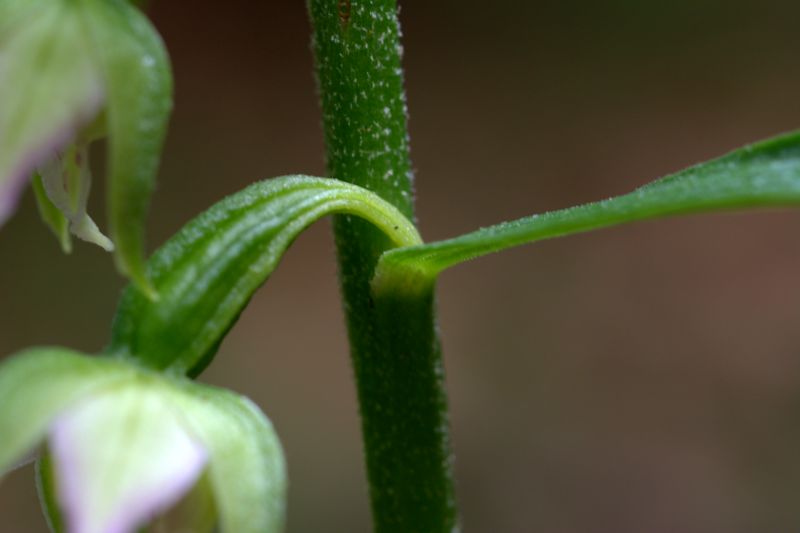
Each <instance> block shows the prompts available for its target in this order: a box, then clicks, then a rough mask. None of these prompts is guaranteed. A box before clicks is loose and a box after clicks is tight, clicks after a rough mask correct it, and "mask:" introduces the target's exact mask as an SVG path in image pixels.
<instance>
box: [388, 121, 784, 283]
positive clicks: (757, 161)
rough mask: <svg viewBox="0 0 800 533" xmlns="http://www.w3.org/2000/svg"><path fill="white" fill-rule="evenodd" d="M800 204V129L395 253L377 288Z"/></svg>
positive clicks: (398, 250)
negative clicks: (654, 225)
mask: <svg viewBox="0 0 800 533" xmlns="http://www.w3.org/2000/svg"><path fill="white" fill-rule="evenodd" d="M795 205H800V132H793V133H789V134H786V135H782V136H779V137H775V138H772V139H768V140H766V141H762V142H759V143H756V144H753V145H750V146H745V147H743V148H740V149H738V150H735V151H733V152H731V153H729V154H727V155H725V156H722V157H720V158H717V159H713V160H711V161H708V162H706V163H701V164H699V165H696V166H693V167H690V168H688V169H686V170H683V171H681V172H678V173H676V174H673V175H670V176H667V177H664V178H661V179H659V180H656V181H654V182H652V183H650V184H647V185H645V186H643V187H640V188H638V189H636V190H634V191H633V192H631V193H628V194H625V195H622V196H617V197H614V198H610V199H607V200H602V201H599V202H593V203H590V204H585V205H581V206H577V207H571V208H567V209H562V210H558V211H551V212H548V213H544V214H541V215H534V216H530V217H525V218H522V219H519V220H516V221H512V222H505V223H502V224H498V225H495V226H491V227H488V228H483V229H480V230H478V231H475V232H472V233H468V234H466V235H462V236H459V237H455V238H453V239H448V240H444V241H439V242H433V243H427V244H424V245H419V246H414V247H409V248H403V249H395V250H390V251H389V252H387V253H385V254H384V255H383V257H382V258H381V261H380V263H379V266H378V269H377V274H376V277H375V280H374V285H375V284H377V285H379V284H380V283H384V282H386V281H387V280H389V279H390V278H394V277H396V276H398V275H401V276H402V274H400V273H401V272H403V271H405V272H408V271H413V272H416V273H417V274H418V275H420V276H422V277H424V278H427V279H433V278H435V277H436V276H437V275H438V274H439V273H440V272H442V271H443V270H445V269H447V268H450V267H452V266H455V265H458V264H460V263H463V262H465V261H468V260H471V259H474V258H477V257H481V256H484V255H487V254H490V253H494V252H498V251H501V250H505V249H508V248H512V247H515V246H520V245H524V244H531V243H534V242H536V241H539V240H544V239H551V238H555V237H562V236H566V235H572V234H575V233H581V232H586V231H590V230H594V229H600V228H605V227H609V226H614V225H618V224H623V223H628V222H636V221H641V220H648V219H654V218H660V217H666V216H674V215H681V214H691V213H702V212H709V211H720V210H731V209H745V208H754V207H790V206H795Z"/></svg>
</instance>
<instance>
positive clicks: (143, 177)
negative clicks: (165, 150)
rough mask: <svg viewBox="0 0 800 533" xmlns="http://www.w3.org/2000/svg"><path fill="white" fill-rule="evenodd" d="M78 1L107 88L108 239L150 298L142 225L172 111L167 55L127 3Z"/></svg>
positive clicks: (152, 31)
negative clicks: (82, 8) (80, 2)
mask: <svg viewBox="0 0 800 533" xmlns="http://www.w3.org/2000/svg"><path fill="white" fill-rule="evenodd" d="M83 1H84V3H85V4H86V6H87V9H86V10H85V17H86V21H87V26H88V28H89V34H90V36H91V39H92V41H93V43H94V48H95V50H96V52H95V53H96V54H97V57H98V62H99V65H100V69H101V71H102V73H103V77H104V81H105V86H106V98H107V103H106V113H107V120H108V124H107V129H108V136H109V140H108V143H109V157H108V180H109V185H108V200H109V222H110V232H111V240H112V241H113V242H114V245H115V246H116V259H117V264H118V266H119V268H120V270H121V271H122V272H123V273H124V274H126V275H128V276H130V278H131V279H132V280H133V281H134V283H136V284H138V285H139V286H140V287H141V288H142V290H144V291H145V292H147V293H148V294H149V295H150V296H151V297H154V296H155V293H154V292H153V290H152V288H151V286H150V284H149V282H148V280H147V278H146V276H145V272H144V270H145V267H144V227H145V219H146V215H147V206H148V204H149V199H150V195H151V193H152V191H153V185H154V182H155V177H156V174H157V172H158V165H159V160H160V158H161V150H162V147H163V144H164V137H165V134H166V130H167V121H168V119H169V116H170V112H171V110H172V73H171V70H170V64H169V58H168V56H167V53H166V50H165V49H164V43H163V42H162V41H161V38H160V37H159V36H158V33H157V32H156V30H155V29H154V28H153V26H152V25H151V24H150V22H149V21H148V20H147V18H146V17H145V16H144V15H142V13H140V12H139V11H138V10H137V9H136V8H135V7H133V6H131V5H130V4H129V3H128V2H126V1H124V0H83Z"/></svg>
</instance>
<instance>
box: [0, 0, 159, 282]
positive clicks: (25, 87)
mask: <svg viewBox="0 0 800 533" xmlns="http://www.w3.org/2000/svg"><path fill="white" fill-rule="evenodd" d="M171 93H172V78H171V73H170V67H169V60H168V58H167V54H166V52H165V50H164V47H163V43H162V42H161V39H160V38H159V36H158V34H157V33H156V31H155V30H154V29H153V27H152V26H151V25H150V23H149V22H148V21H147V19H146V18H145V17H144V16H143V15H142V14H141V13H140V12H139V11H138V10H137V9H136V8H135V7H133V6H132V5H130V4H129V3H128V2H126V1H125V0H0V225H2V224H3V223H4V222H5V221H6V219H8V217H10V216H11V214H12V213H13V212H14V210H15V207H16V205H17V203H18V200H19V198H20V195H21V193H22V190H23V188H24V185H25V184H26V183H27V182H28V181H30V180H31V179H33V180H34V189H35V192H36V198H37V201H38V204H39V208H40V212H41V214H42V217H43V218H44V220H45V221H46V222H47V223H48V224H49V225H50V226H51V228H52V229H53V231H54V232H55V233H56V235H57V236H58V238H59V240H60V241H61V245H62V247H63V248H64V250H65V251H69V250H70V248H71V243H70V233H71V234H73V235H75V236H77V237H79V238H81V239H84V240H87V241H90V242H94V243H96V244H99V245H100V246H102V247H103V248H105V249H107V250H109V251H110V250H112V249H116V259H117V264H118V265H119V267H120V269H121V270H122V271H123V272H124V273H126V274H127V275H129V276H130V277H131V278H132V279H133V280H134V281H135V282H136V283H137V284H138V285H139V286H140V287H142V288H143V289H145V290H146V291H147V290H149V285H148V283H147V280H146V277H145V274H144V261H143V252H142V249H143V244H142V240H143V238H142V234H143V226H144V217H145V211H146V208H147V203H148V199H149V196H150V192H151V189H152V184H153V181H154V177H155V174H156V170H157V166H158V161H159V158H160V152H161V147H162V144H163V139H164V133H165V130H166V124H167V119H168V117H169V113H170V109H171V107H172V94H171ZM106 137H107V139H108V149H109V157H108V172H107V174H108V180H109V185H108V190H109V193H108V213H109V231H110V238H108V237H106V236H105V235H103V234H102V233H101V232H100V230H99V229H98V228H97V225H96V224H95V223H94V221H93V220H92V219H91V218H90V217H89V215H88V214H87V213H86V203H87V198H88V193H89V188H90V183H91V175H90V172H89V157H88V148H89V145H90V143H91V142H92V141H94V140H97V139H100V138H106ZM150 292H151V293H152V291H150Z"/></svg>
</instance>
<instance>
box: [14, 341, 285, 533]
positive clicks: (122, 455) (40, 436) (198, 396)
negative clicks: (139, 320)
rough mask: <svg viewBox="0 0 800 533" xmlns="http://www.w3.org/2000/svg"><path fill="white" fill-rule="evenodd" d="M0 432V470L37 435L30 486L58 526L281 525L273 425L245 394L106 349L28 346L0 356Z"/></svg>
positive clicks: (99, 532)
mask: <svg viewBox="0 0 800 533" xmlns="http://www.w3.org/2000/svg"><path fill="white" fill-rule="evenodd" d="M0 435H2V436H3V438H2V441H0V472H4V471H7V470H8V469H9V468H10V467H12V466H13V465H14V464H15V462H16V461H18V460H19V459H20V458H21V457H23V456H24V455H25V454H26V453H28V452H29V451H30V450H32V449H34V448H35V447H36V446H38V445H40V444H41V443H45V446H46V449H47V454H46V455H45V456H44V457H42V458H41V459H40V460H39V465H38V471H39V479H40V493H41V495H42V498H43V500H44V502H45V504H46V508H48V507H49V509H50V512H49V513H48V515H49V516H50V518H51V522H53V523H54V524H57V523H59V522H61V523H62V524H63V526H64V529H65V531H67V532H68V533H131V532H133V531H136V530H137V529H138V528H140V527H142V526H144V525H146V524H148V523H150V522H151V521H153V520H172V521H173V522H174V521H175V520H177V521H178V522H179V525H180V526H181V527H189V526H188V524H192V526H191V527H192V528H193V529H192V530H193V531H201V530H202V528H203V527H205V526H202V527H201V524H212V525H214V524H215V525H216V527H219V528H220V531H223V532H242V533H256V532H278V531H280V530H281V528H282V524H283V520H284V506H285V488H286V477H285V464H284V459H283V453H282V450H281V447H280V444H279V442H278V439H277V436H276V435H275V432H274V430H273V429H272V426H271V424H270V423H269V421H268V420H267V419H266V418H265V417H264V415H263V414H262V413H261V412H260V411H259V410H258V408H256V407H255V406H254V405H253V404H252V402H250V401H249V400H247V399H245V398H243V397H241V396H238V395H236V394H233V393H231V392H228V391H225V390H223V389H218V388H214V387H208V386H204V385H200V384H197V383H194V382H192V381H190V380H188V379H186V378H179V377H173V376H167V375H164V374H160V373H157V372H153V371H151V370H146V369H142V368H139V367H137V366H135V365H133V364H132V363H131V362H129V361H124V360H120V359H114V358H111V357H89V356H85V355H81V354H78V353H75V352H71V351H68V350H64V349H60V348H42V349H34V350H29V351H27V352H25V353H22V354H19V355H17V356H14V357H12V358H11V359H10V360H8V361H7V362H5V363H3V364H2V365H0ZM209 494H210V495H211V498H210V497H209ZM209 499H212V500H213V503H210V502H209ZM47 504H49V505H47ZM176 505H177V508H176V510H175V512H173V513H168V512H167V511H169V510H170V509H171V508H173V507H175V506H176ZM56 529H58V528H56ZM176 530H180V528H177V529H176Z"/></svg>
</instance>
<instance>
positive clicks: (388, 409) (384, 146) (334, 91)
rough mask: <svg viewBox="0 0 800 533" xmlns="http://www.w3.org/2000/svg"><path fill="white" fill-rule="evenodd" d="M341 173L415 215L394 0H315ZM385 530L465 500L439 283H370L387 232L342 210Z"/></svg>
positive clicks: (377, 518)
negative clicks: (455, 449)
mask: <svg viewBox="0 0 800 533" xmlns="http://www.w3.org/2000/svg"><path fill="white" fill-rule="evenodd" d="M309 12H310V16H311V23H312V27H313V47H314V52H315V55H316V64H317V78H318V83H319V90H320V95H321V100H322V111H323V122H324V129H325V141H326V146H327V155H328V169H329V172H330V175H331V177H333V178H336V179H341V180H346V181H349V182H351V183H355V184H357V185H360V186H362V187H366V188H368V189H370V190H372V191H374V192H376V193H377V194H379V195H380V196H382V197H383V198H384V199H386V200H387V201H389V202H391V203H393V204H394V205H395V206H397V207H398V208H399V209H400V210H401V211H402V212H403V213H404V214H405V215H407V216H409V217H412V216H413V201H412V172H411V162H410V158H409V153H408V133H407V125H406V123H407V118H406V104H405V95H404V92H403V71H402V69H401V65H400V56H401V54H402V49H401V47H400V42H399V37H400V29H399V24H398V20H397V5H396V2H395V0H309ZM334 232H335V235H336V246H337V251H338V257H339V273H340V280H341V285H342V292H343V297H344V302H345V311H346V315H347V322H348V331H349V336H350V344H351V355H352V360H353V367H354V371H355V378H356V384H357V388H358V399H359V405H360V411H361V420H362V431H363V438H364V448H365V454H366V461H367V474H368V477H369V485H370V498H371V503H372V512H373V519H374V523H375V531H376V532H377V533H450V532H451V531H454V530H455V529H456V521H457V517H456V509H455V500H454V496H453V481H452V471H451V460H450V445H449V441H448V423H447V402H446V396H445V392H444V383H443V370H442V359H441V352H440V349H439V341H438V338H437V334H436V327H435V305H434V297H433V287H432V286H430V285H427V284H423V285H422V286H420V287H415V290H414V291H413V294H412V293H408V292H407V291H404V290H402V289H401V288H399V287H394V286H393V288H389V289H387V290H381V292H380V293H379V294H373V293H372V292H371V291H370V279H371V278H372V275H373V271H374V268H375V264H376V262H377V259H378V257H379V256H380V254H381V253H383V252H384V251H385V250H386V249H387V248H388V247H389V243H388V241H387V240H386V239H385V238H384V237H383V236H382V235H381V234H379V233H378V232H377V231H376V230H374V229H373V228H371V227H370V226H369V225H368V224H366V223H364V222H362V221H360V220H357V219H354V218H352V217H349V216H340V217H338V218H336V219H335V220H334Z"/></svg>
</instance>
